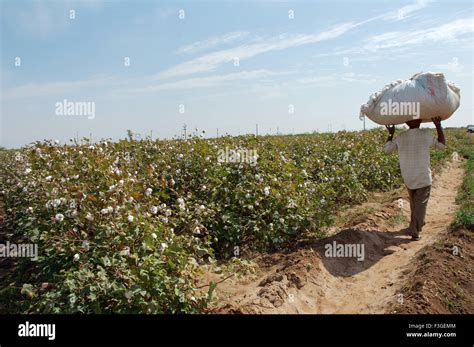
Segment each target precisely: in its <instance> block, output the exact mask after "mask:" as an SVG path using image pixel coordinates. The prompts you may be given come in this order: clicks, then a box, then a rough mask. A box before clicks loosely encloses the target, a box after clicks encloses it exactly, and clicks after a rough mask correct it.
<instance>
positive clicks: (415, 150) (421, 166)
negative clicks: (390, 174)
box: [384, 128, 446, 189]
mask: <svg viewBox="0 0 474 347" xmlns="http://www.w3.org/2000/svg"><path fill="white" fill-rule="evenodd" d="M430 147H434V148H437V149H445V148H446V145H444V144H442V143H441V142H439V141H438V139H437V138H436V137H434V136H433V135H432V134H431V132H430V130H428V129H420V128H415V129H408V130H406V131H404V132H402V133H401V134H400V135H399V136H398V137H397V138H395V139H394V140H392V141H387V143H386V144H385V147H384V151H385V152H386V153H390V152H393V151H394V150H395V149H398V156H399V159H400V169H401V171H402V177H403V180H404V182H405V184H406V186H407V187H408V188H409V189H418V188H423V187H427V186H430V185H431V183H432V178H431V169H430Z"/></svg>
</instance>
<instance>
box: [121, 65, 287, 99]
mask: <svg viewBox="0 0 474 347" xmlns="http://www.w3.org/2000/svg"><path fill="white" fill-rule="evenodd" d="M283 74H287V72H273V71H269V70H263V69H262V70H252V71H240V72H233V73H229V74H224V75H213V76H207V77H194V78H188V79H184V80H179V81H176V82H167V83H160V84H155V85H151V86H147V87H144V88H136V89H131V90H129V91H130V92H135V93H151V92H158V91H164V90H183V89H196V88H208V87H216V86H222V85H224V84H226V83H228V82H235V81H239V80H253V79H262V78H267V77H271V76H277V75H283Z"/></svg>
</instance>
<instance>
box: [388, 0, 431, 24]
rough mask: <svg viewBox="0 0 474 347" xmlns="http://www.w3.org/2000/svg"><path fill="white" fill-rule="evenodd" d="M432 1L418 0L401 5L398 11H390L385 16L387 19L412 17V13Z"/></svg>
mask: <svg viewBox="0 0 474 347" xmlns="http://www.w3.org/2000/svg"><path fill="white" fill-rule="evenodd" d="M429 2H430V1H428V0H416V1H415V2H414V3H413V4H410V5H406V6H403V7H400V8H399V9H398V10H397V11H394V12H390V13H389V14H387V15H386V16H384V17H383V18H384V19H385V20H397V21H398V20H403V19H406V18H408V17H410V14H411V13H413V12H416V11H419V10H421V9H423V8H425V7H426V6H427V5H428V3H429Z"/></svg>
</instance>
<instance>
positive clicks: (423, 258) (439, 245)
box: [388, 230, 474, 314]
mask: <svg viewBox="0 0 474 347" xmlns="http://www.w3.org/2000/svg"><path fill="white" fill-rule="evenodd" d="M415 264H416V265H415V267H414V270H413V271H412V272H411V274H410V276H409V278H408V281H407V282H406V283H405V285H404V286H403V287H402V289H401V290H400V294H401V295H399V296H398V297H397V301H395V302H394V303H392V304H391V305H390V309H389V310H388V311H389V312H391V313H424V314H448V313H471V314H472V313H474V276H473V272H474V235H473V233H472V231H468V230H457V231H453V232H450V233H448V234H447V235H445V236H444V237H443V238H442V239H441V240H439V241H438V242H436V243H435V244H434V245H433V246H432V247H426V248H424V249H423V250H422V251H421V252H420V253H419V254H418V256H417V258H416V263H415Z"/></svg>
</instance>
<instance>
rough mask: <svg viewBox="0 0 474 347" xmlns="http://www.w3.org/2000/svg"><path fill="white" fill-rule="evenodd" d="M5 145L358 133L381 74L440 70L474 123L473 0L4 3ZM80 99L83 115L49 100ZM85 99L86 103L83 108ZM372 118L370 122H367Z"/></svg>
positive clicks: (0, 90) (0, 89)
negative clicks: (363, 110)
mask: <svg viewBox="0 0 474 347" xmlns="http://www.w3.org/2000/svg"><path fill="white" fill-rule="evenodd" d="M0 11H1V13H0V18H1V20H0V21H1V24H0V25H1V29H0V30H1V32H0V35H1V64H0V72H1V78H0V82H1V85H0V97H1V109H0V110H1V117H0V146H3V147H7V148H17V147H21V146H25V145H28V144H29V143H31V142H34V141H38V140H43V139H54V140H59V141H60V142H67V141H69V139H70V138H75V137H79V138H81V137H90V136H92V138H93V140H94V141H97V140H99V139H101V138H110V139H113V140H117V139H119V138H124V137H125V136H126V134H127V129H130V130H132V131H133V132H134V133H136V134H139V135H136V136H137V137H138V136H141V137H142V138H143V137H145V136H152V137H153V138H172V137H173V136H176V135H181V134H182V129H183V125H184V124H186V126H187V133H188V134H189V133H192V132H193V131H194V129H196V128H197V129H199V131H201V130H205V131H206V137H215V136H216V135H217V133H219V135H224V134H226V133H228V134H231V135H239V134H247V133H254V132H255V128H256V124H258V129H259V134H266V133H268V134H275V133H276V132H277V131H279V132H280V133H283V134H289V133H304V132H312V131H321V132H322V131H338V130H359V129H362V126H363V122H361V120H360V119H359V110H360V106H361V104H363V103H365V102H366V101H367V100H368V98H369V96H370V95H371V94H372V93H373V92H375V91H377V90H380V89H381V88H382V87H383V86H384V85H385V84H386V83H389V82H391V81H393V80H398V79H408V78H410V77H411V76H412V75H414V74H415V73H418V72H422V71H423V72H426V71H432V72H443V73H444V74H445V76H446V78H447V79H448V80H450V81H453V82H455V84H456V85H457V86H459V87H460V88H461V106H460V108H459V109H458V111H457V112H456V113H455V114H454V115H453V116H452V117H451V118H450V119H448V120H447V121H446V122H444V125H445V126H465V125H467V124H474V116H473V114H474V113H473V102H472V96H473V77H474V67H473V57H474V54H473V53H474V52H473V49H474V44H473V42H474V41H473V31H474V5H473V2H472V1H470V0H462V1H461V0H452V1H449V0H446V1H442V0H438V1H434V0H433V1H428V0H427V1H424V0H417V1H415V0H409V1H383V0H382V1H375V0H358V1H355V0H354V1H349V0H345V1H343V0H336V1H330V0H322V1H317V0H313V1H290V2H287V1H275V0H268V1H263V0H262V1H261V0H254V1H225V0H220V1H217V0H214V1H199V0H198V1H194V0H193V1H152V0H138V1H129V0H118V1H113V0H109V1H99V0H97V1H94V0H82V1H66V0H65V1H58V0H56V1H50V0H44V1H28V0H16V1H13V0H0ZM67 102H70V103H73V105H78V103H88V104H87V105H88V106H90V107H93V108H90V109H89V111H90V113H83V114H81V112H80V110H75V113H74V114H68V113H67V112H66V113H63V114H61V113H60V111H58V104H60V105H63V104H65V103H67ZM92 110H93V112H92ZM366 126H367V127H368V128H370V127H375V126H377V125H376V124H375V123H373V122H371V121H370V120H367V121H366Z"/></svg>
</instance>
